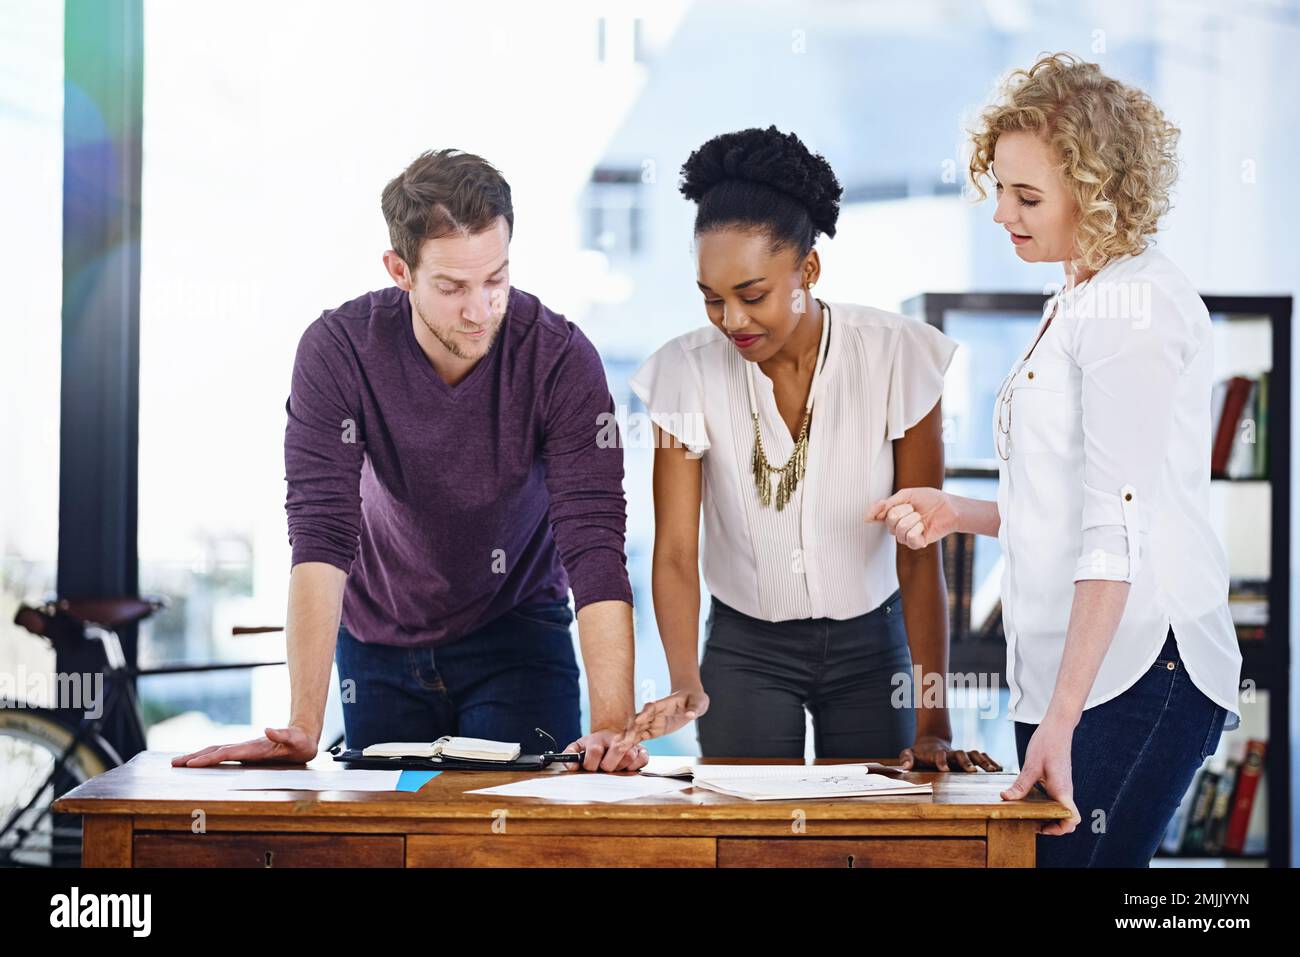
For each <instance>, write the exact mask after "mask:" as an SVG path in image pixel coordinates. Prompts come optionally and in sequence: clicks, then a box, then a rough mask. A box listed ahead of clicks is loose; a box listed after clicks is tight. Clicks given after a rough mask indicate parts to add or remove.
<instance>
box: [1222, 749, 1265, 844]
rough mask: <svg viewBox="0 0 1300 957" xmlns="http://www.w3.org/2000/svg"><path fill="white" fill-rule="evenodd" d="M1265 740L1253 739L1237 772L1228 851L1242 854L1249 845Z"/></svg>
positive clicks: (1226, 836) (1225, 839)
mask: <svg viewBox="0 0 1300 957" xmlns="http://www.w3.org/2000/svg"><path fill="white" fill-rule="evenodd" d="M1266 751H1267V745H1266V744H1265V742H1263V741H1260V740H1258V739H1252V740H1250V741H1248V742H1246V757H1245V759H1244V760H1243V761H1242V762H1241V768H1240V769H1239V771H1238V772H1237V787H1236V790H1235V791H1234V793H1233V795H1232V813H1231V814H1229V816H1228V826H1227V828H1226V829H1225V831H1224V836H1223V850H1224V853H1227V854H1241V853H1243V852H1244V850H1245V847H1246V835H1247V832H1248V831H1249V828H1250V821H1251V814H1252V812H1253V810H1254V806H1255V798H1256V796H1257V795H1258V794H1259V793H1260V788H1259V782H1260V778H1262V777H1263V775H1264V754H1265V752H1266Z"/></svg>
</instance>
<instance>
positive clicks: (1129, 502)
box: [868, 54, 1241, 867]
mask: <svg viewBox="0 0 1300 957" xmlns="http://www.w3.org/2000/svg"><path fill="white" fill-rule="evenodd" d="M971 136H972V140H973V150H972V153H971V159H970V173H971V178H972V180H973V182H974V185H975V189H976V191H977V192H978V193H979V194H980V195H981V196H983V195H985V185H984V184H985V182H986V181H991V182H992V183H993V186H994V190H995V192H996V195H997V205H996V209H995V212H994V216H993V218H994V221H995V222H998V223H1001V224H1002V226H1003V227H1004V228H1005V229H1006V231H1007V234H1008V236H1007V238H1008V241H1009V242H1010V243H1011V244H1012V248H1013V249H1014V250H1015V253H1016V255H1017V256H1019V257H1020V258H1021V259H1022V260H1024V261H1026V262H1059V263H1061V264H1062V266H1063V268H1064V270H1065V285H1064V287H1063V288H1062V289H1061V291H1060V292H1059V293H1058V294H1057V295H1055V296H1053V297H1052V298H1051V299H1050V300H1049V301H1048V302H1047V304H1046V306H1045V308H1044V310H1043V318H1042V321H1041V323H1040V324H1039V328H1038V330H1037V331H1036V333H1035V336H1034V339H1033V341H1032V342H1031V343H1028V344H1027V348H1026V350H1025V352H1024V353H1023V354H1022V355H1021V356H1020V357H1019V359H1018V361H1017V362H1016V363H1015V364H1014V366H1013V367H1012V369H1011V371H1010V372H1009V373H1008V375H1007V377H1006V379H1005V380H1004V382H1003V385H1002V388H1001V389H1000V390H999V392H998V396H997V399H996V401H995V409H994V413H993V418H994V440H995V445H996V446H997V454H998V462H999V481H998V497H997V501H996V502H986V501H978V500H975V499H969V498H963V497H961V496H957V495H951V494H948V493H945V492H942V491H940V490H938V489H933V488H909V489H903V490H901V491H899V492H898V493H896V494H895V495H893V496H891V497H890V498H888V499H884V500H882V501H880V502H877V503H876V505H875V506H873V508H872V510H871V512H870V514H869V516H868V517H869V518H870V519H872V520H878V521H884V522H885V523H886V524H887V527H888V528H889V530H890V531H891V532H892V533H893V534H894V535H895V537H896V538H897V539H898V541H899V542H901V543H903V544H905V545H908V546H910V547H913V548H922V547H924V546H926V545H929V544H931V543H933V542H935V541H937V540H938V539H940V538H942V537H943V536H944V535H947V534H949V533H950V532H954V531H964V532H970V533H976V534H983V535H990V536H997V538H998V541H999V542H1000V544H1001V546H1002V554H1003V557H1004V560H1005V572H1004V574H1003V579H1002V620H1003V626H1004V631H1005V633H1006V637H1007V683H1008V686H1009V688H1010V693H1011V698H1010V715H1009V716H1010V717H1011V718H1012V719H1013V720H1014V721H1015V722H1016V726H1015V729H1016V746H1017V750H1018V752H1019V757H1020V764H1021V772H1020V775H1019V776H1018V778H1017V779H1016V781H1015V783H1014V784H1013V785H1012V786H1011V787H1010V788H1008V789H1007V790H1006V791H1005V792H1003V795H1002V796H1003V798H1004V799H1009V800H1014V799H1018V798H1022V797H1024V796H1025V795H1026V794H1028V793H1029V792H1030V791H1031V790H1032V789H1033V788H1034V786H1035V785H1036V784H1040V783H1041V785H1042V786H1043V788H1044V789H1045V790H1046V791H1047V793H1048V794H1049V795H1051V796H1052V797H1053V798H1055V799H1057V800H1059V801H1060V802H1062V803H1063V804H1065V805H1066V806H1067V807H1069V808H1070V809H1071V812H1072V814H1071V817H1070V819H1069V820H1065V821H1060V822H1057V823H1056V824H1053V825H1051V826H1050V827H1048V828H1045V829H1044V831H1043V834H1044V835H1048V836H1045V837H1040V838H1039V841H1038V844H1039V846H1038V861H1039V865H1040V866H1066V867H1070V866H1076V867H1077V866H1097V867H1123V866H1130V867H1134V866H1136V867H1144V866H1146V865H1147V864H1149V862H1150V860H1151V857H1152V856H1153V855H1154V853H1155V850H1156V847H1157V846H1158V844H1159V842H1160V839H1161V836H1162V835H1163V833H1164V831H1165V828H1166V826H1167V825H1168V822H1169V820H1170V818H1171V817H1172V816H1173V814H1174V811H1175V810H1176V808H1177V806H1178V803H1179V801H1180V799H1181V798H1182V796H1183V794H1184V793H1185V792H1186V790H1187V788H1188V786H1189V784H1190V782H1191V779H1192V776H1193V775H1194V774H1195V773H1196V770H1197V769H1198V768H1199V767H1200V765H1201V763H1202V762H1203V761H1204V760H1205V758H1206V757H1208V756H1209V755H1210V754H1211V753H1213V752H1214V750H1215V749H1216V747H1217V745H1218V742H1219V738H1220V736H1221V734H1222V732H1223V730H1225V728H1229V729H1230V728H1233V727H1236V725H1237V722H1238V708H1239V706H1238V704H1237V689H1238V685H1239V681H1240V676H1241V652H1240V649H1239V648H1238V646H1237V639H1236V631H1235V629H1234V627H1233V624H1232V618H1231V615H1230V614H1229V612H1228V602H1227V597H1228V573H1227V561H1226V558H1225V555H1224V550H1223V547H1222V546H1221V544H1220V543H1219V541H1218V539H1217V538H1216V536H1215V533H1214V530H1213V529H1212V527H1211V526H1210V523H1209V520H1208V518H1207V516H1208V514H1209V511H1210V509H1209V494H1210V419H1211V416H1210V393H1211V390H1212V387H1213V356H1212V351H1211V338H1210V318H1209V314H1208V313H1207V311H1206V309H1205V305H1204V304H1203V303H1202V301H1201V299H1200V297H1199V296H1198V295H1197V293H1196V290H1195V288H1194V287H1193V286H1192V285H1191V283H1190V282H1188V280H1187V278H1186V277H1185V276H1184V275H1183V274H1182V273H1181V272H1180V271H1179V270H1178V269H1177V268H1176V267H1175V266H1174V265H1173V263H1171V262H1170V261H1169V260H1168V259H1167V258H1165V256H1164V255H1163V254H1162V253H1160V252H1159V251H1158V250H1157V249H1156V248H1155V247H1154V246H1153V245H1152V244H1151V243H1150V241H1149V239H1148V237H1150V236H1151V235H1152V234H1154V233H1155V231H1156V227H1157V224H1158V222H1159V220H1160V217H1161V216H1162V215H1163V214H1164V213H1165V211H1166V210H1168V208H1169V204H1170V200H1169V193H1170V189H1171V187H1172V185H1173V183H1174V180H1175V178H1176V175H1177V158H1176V155H1175V146H1176V144H1177V140H1178V130H1177V128H1176V127H1174V126H1173V125H1172V124H1171V123H1170V122H1169V121H1168V120H1167V119H1166V118H1165V117H1164V115H1163V114H1162V113H1161V111H1160V110H1159V109H1158V108H1157V107H1156V106H1155V104H1154V103H1152V101H1151V100H1150V98H1149V97H1148V96H1147V95H1146V94H1145V93H1143V92H1142V91H1140V90H1136V89H1133V88H1132V87H1128V86H1125V85H1124V84H1122V83H1119V82H1118V81H1116V80H1114V79H1111V78H1110V77H1108V76H1106V75H1105V74H1104V73H1102V72H1101V70H1100V69H1099V68H1098V67H1097V65H1096V64H1093V63H1084V62H1081V61H1079V60H1078V59H1076V58H1074V57H1072V56H1070V55H1068V54H1056V55H1053V56H1043V57H1042V58H1041V59H1039V61H1038V62H1037V63H1035V64H1034V65H1033V66H1032V67H1030V68H1029V69H1028V70H1017V71H1015V72H1013V73H1012V74H1011V75H1010V76H1009V77H1008V79H1007V81H1006V83H1005V84H1004V86H1003V88H1002V90H1001V92H1000V95H999V97H998V98H997V100H996V101H995V102H994V103H993V104H992V105H991V106H989V107H988V108H987V109H986V110H985V111H984V112H983V113H982V114H981V116H980V118H979V122H978V124H977V127H976V129H975V130H973V131H972V133H971ZM1229 718H1231V722H1230V723H1228V724H1226V725H1225V721H1227V719H1229Z"/></svg>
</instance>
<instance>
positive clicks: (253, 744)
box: [172, 725, 320, 768]
mask: <svg viewBox="0 0 1300 957" xmlns="http://www.w3.org/2000/svg"><path fill="white" fill-rule="evenodd" d="M319 740H320V736H319V735H313V734H310V733H309V732H308V731H307V730H306V729H304V728H299V727H297V726H296V725H290V726H289V727H287V728H267V729H266V734H265V736H264V737H261V738H254V739H253V740H251V741H244V742H242V743H240V744H215V745H213V746H212V747H210V748H204V749H203V750H201V751H192V752H190V753H189V754H182V755H180V756H179V757H175V758H172V767H174V768H183V767H190V768H206V767H209V766H211V765H214V764H220V763H221V762H222V761H246V762H250V763H257V762H264V761H266V762H269V761H287V762H290V763H294V764H296V763H298V762H300V761H301V762H306V761H310V760H311V759H312V758H314V757H316V750H317V747H316V746H317V743H318V742H319Z"/></svg>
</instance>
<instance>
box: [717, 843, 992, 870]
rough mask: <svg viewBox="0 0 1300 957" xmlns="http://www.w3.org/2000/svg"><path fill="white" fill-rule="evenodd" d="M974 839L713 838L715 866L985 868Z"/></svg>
mask: <svg viewBox="0 0 1300 957" xmlns="http://www.w3.org/2000/svg"><path fill="white" fill-rule="evenodd" d="M987 860H988V853H987V850H986V845H985V843H984V841H983V840H980V839H978V838H964V839H963V838H955V839H953V838H910V837H878V838H852V837H841V838H820V837H805V838H798V837H795V838H790V837H782V838H739V837H720V838H718V866H719V867H984V866H986V863H987Z"/></svg>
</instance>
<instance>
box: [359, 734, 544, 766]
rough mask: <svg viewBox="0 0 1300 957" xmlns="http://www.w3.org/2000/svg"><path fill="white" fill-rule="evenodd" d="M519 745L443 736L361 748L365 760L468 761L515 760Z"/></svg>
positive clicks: (483, 739) (388, 742) (482, 739)
mask: <svg viewBox="0 0 1300 957" xmlns="http://www.w3.org/2000/svg"><path fill="white" fill-rule="evenodd" d="M519 751H520V749H519V743H518V742H515V743H513V744H512V743H510V742H508V741H489V740H487V739H486V738H457V737H453V736H452V735H444V736H443V737H441V738H439V739H438V740H437V741H387V742H385V743H383V744H372V745H370V746H368V747H365V748H362V749H361V754H362V756H363V757H367V758H436V757H444V758H470V759H473V760H476V761H513V760H515V758H517V757H519Z"/></svg>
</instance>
